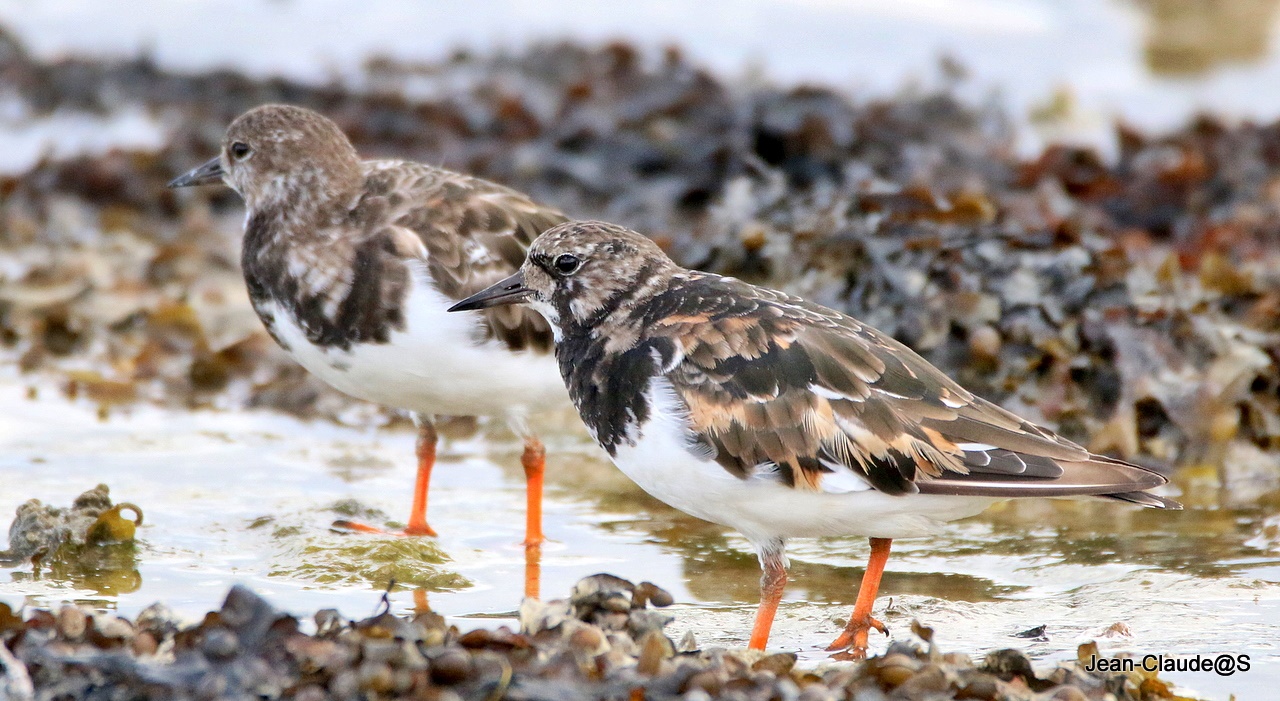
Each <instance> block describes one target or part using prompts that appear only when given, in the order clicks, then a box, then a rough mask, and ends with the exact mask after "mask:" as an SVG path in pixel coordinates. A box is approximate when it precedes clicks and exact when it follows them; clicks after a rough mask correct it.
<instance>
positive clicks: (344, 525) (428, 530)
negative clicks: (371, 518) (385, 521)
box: [329, 518, 436, 538]
mask: <svg viewBox="0 0 1280 701" xmlns="http://www.w3.org/2000/svg"><path fill="white" fill-rule="evenodd" d="M329 527H330V528H332V529H333V530H335V531H339V532H342V533H363V534H365V535H398V536H430V537H433V538H434V537H435V536H436V531H435V529H434V528H432V527H431V526H429V525H427V522H426V521H422V522H421V523H414V522H412V521H410V522H409V525H408V526H405V527H404V530H400V531H389V530H387V529H385V528H379V527H377V526H370V525H369V524H367V523H360V522H359V521H351V520H348V519H345V518H344V519H338V520H337V521H334V522H333V523H332V524H331V525H330V526H329Z"/></svg>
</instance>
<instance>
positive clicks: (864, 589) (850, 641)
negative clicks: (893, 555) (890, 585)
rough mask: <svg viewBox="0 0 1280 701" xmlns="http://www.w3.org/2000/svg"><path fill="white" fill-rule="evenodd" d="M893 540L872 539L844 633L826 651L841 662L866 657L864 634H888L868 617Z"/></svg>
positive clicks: (881, 626) (885, 629) (882, 626)
mask: <svg viewBox="0 0 1280 701" xmlns="http://www.w3.org/2000/svg"><path fill="white" fill-rule="evenodd" d="M892 544H893V541H892V540H890V539H888V538H872V539H871V558H870V559H869V560H868V561H867V571H866V573H864V574H863V575H862V585H861V586H860V587H858V600H857V602H855V603H854V605H853V615H851V616H849V623H848V624H847V625H845V627H844V631H842V632H841V633H840V636H839V637H837V638H836V639H835V642H833V643H831V645H829V646H828V647H827V650H828V651H829V652H837V653H838V654H836V655H833V657H837V658H840V659H853V660H860V659H862V658H864V657H866V656H867V635H868V634H869V633H870V632H871V629H872V628H875V629H876V630H878V631H880V632H881V633H884V634H885V635H888V634H889V629H888V628H885V627H884V624H883V623H881V622H880V621H877V620H876V619H874V618H872V617H871V605H872V604H874V603H875V600H876V592H878V591H879V590H880V577H881V575H883V574H884V565H885V563H886V562H888V561H889V546H890V545H892Z"/></svg>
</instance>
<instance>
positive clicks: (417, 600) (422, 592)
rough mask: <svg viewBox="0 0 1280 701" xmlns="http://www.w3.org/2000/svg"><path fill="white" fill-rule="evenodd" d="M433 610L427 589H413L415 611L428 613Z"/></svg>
mask: <svg viewBox="0 0 1280 701" xmlns="http://www.w3.org/2000/svg"><path fill="white" fill-rule="evenodd" d="M430 610H431V604H430V603H429V602H428V601H427V590H426V589H414V590H413V612H414V613H426V612H428V611H430Z"/></svg>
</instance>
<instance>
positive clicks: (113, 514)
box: [0, 484, 142, 564]
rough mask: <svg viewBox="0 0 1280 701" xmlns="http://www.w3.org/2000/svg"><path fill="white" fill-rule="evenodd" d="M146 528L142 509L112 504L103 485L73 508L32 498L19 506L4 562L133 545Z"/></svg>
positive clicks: (0, 558) (2, 555)
mask: <svg viewBox="0 0 1280 701" xmlns="http://www.w3.org/2000/svg"><path fill="white" fill-rule="evenodd" d="M140 525H142V509H140V508H138V507H137V506H134V505H133V504H130V503H127V502H125V503H120V504H112V503H111V490H110V489H109V488H108V487H107V485H105V484H100V485H98V486H96V487H94V488H93V489H90V490H89V491H87V492H84V493H83V494H81V495H80V496H78V497H76V498H75V501H73V502H72V503H71V507H70V508H66V509H63V508H59V507H55V506H50V505H47V504H44V503H42V502H41V501H40V500H39V499H31V500H29V501H27V502H26V503H24V504H22V505H21V506H19V507H18V512H17V515H16V518H14V520H13V523H12V524H10V525H9V549H8V550H4V551H0V563H9V564H12V563H17V562H34V563H36V564H39V563H40V562H42V561H47V560H55V559H59V558H62V557H74V554H73V553H74V552H78V551H80V550H83V549H84V548H86V547H92V546H95V545H107V544H115V543H129V542H131V541H132V540H133V537H134V534H135V533H136V531H137V527H138V526H140Z"/></svg>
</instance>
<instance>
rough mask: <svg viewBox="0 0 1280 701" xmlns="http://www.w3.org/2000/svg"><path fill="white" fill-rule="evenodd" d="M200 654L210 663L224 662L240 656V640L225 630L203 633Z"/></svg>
mask: <svg viewBox="0 0 1280 701" xmlns="http://www.w3.org/2000/svg"><path fill="white" fill-rule="evenodd" d="M200 652H202V653H204V656H205V657H206V658H208V659H209V660H210V661H212V662H226V661H227V660H229V659H231V658H233V657H235V656H236V655H238V654H240V640H239V638H237V637H236V634H235V633H232V632H231V631H229V630H227V629H226V628H214V629H212V630H210V631H208V632H207V633H205V635H204V642H202V643H201V644H200Z"/></svg>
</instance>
